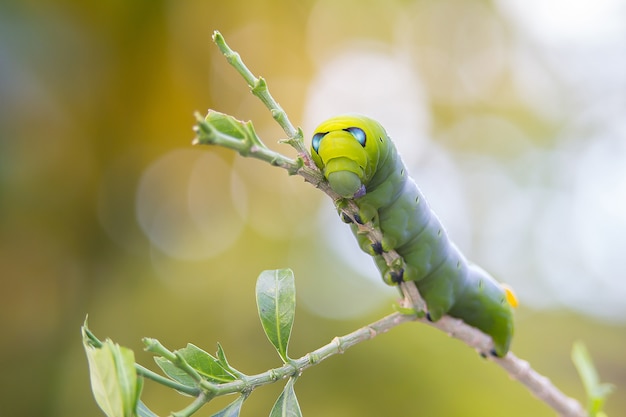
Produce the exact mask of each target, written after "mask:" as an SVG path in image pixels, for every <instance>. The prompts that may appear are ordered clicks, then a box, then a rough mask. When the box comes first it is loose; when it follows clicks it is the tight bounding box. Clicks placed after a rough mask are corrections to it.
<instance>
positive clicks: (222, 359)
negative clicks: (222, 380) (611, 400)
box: [217, 343, 244, 377]
mask: <svg viewBox="0 0 626 417" xmlns="http://www.w3.org/2000/svg"><path fill="white" fill-rule="evenodd" d="M217 361H218V362H219V364H220V365H221V366H222V367H223V368H224V369H226V370H227V371H228V372H230V373H231V374H233V375H236V376H238V377H241V376H244V374H243V373H241V372H239V371H238V370H237V369H235V368H233V367H232V366H231V365H230V364H229V363H228V360H227V359H226V353H225V352H224V349H223V348H222V345H220V344H219V343H218V344H217Z"/></svg>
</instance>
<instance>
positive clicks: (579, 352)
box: [572, 342, 613, 417]
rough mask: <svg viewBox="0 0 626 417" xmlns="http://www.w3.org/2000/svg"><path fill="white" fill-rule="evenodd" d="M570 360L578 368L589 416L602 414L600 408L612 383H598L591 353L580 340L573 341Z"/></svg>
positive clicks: (609, 391) (610, 390)
mask: <svg viewBox="0 0 626 417" xmlns="http://www.w3.org/2000/svg"><path fill="white" fill-rule="evenodd" d="M572 362H574V365H575V366H576V369H577V370H578V374H579V375H580V379H581V380H582V382H583V386H584V387H585V391H586V393H587V398H588V407H587V408H588V410H587V411H588V412H589V415H590V416H591V417H594V416H600V415H602V414H603V413H602V408H603V407H604V402H605V401H606V398H607V397H608V395H609V394H610V393H611V392H612V391H613V385H611V384H604V383H600V378H599V377H598V372H597V371H596V368H595V366H594V364H593V361H592V359H591V355H590V354H589V351H588V350H587V348H586V347H585V345H584V344H583V343H582V342H576V343H574V346H573V348H572Z"/></svg>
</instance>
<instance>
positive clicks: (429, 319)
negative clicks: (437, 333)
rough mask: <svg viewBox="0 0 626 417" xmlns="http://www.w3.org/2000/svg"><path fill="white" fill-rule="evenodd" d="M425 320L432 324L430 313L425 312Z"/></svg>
mask: <svg viewBox="0 0 626 417" xmlns="http://www.w3.org/2000/svg"><path fill="white" fill-rule="evenodd" d="M426 320H428V321H429V322H431V323H432V322H433V318H432V317H430V313H429V312H426Z"/></svg>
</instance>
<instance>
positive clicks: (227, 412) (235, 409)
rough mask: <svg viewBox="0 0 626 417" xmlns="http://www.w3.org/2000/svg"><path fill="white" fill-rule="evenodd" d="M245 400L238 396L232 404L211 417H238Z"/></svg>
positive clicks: (243, 397)
mask: <svg viewBox="0 0 626 417" xmlns="http://www.w3.org/2000/svg"><path fill="white" fill-rule="evenodd" d="M245 400H246V397H245V396H243V395H242V396H240V397H239V398H237V399H236V400H235V401H233V402H232V403H230V404H228V405H227V406H226V407H225V408H224V409H222V410H220V411H218V412H217V413H215V414H213V415H212V416H211V417H238V416H239V413H240V412H241V405H242V404H243V402H244V401H245Z"/></svg>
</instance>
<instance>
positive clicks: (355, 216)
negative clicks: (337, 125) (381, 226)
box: [354, 214, 363, 224]
mask: <svg viewBox="0 0 626 417" xmlns="http://www.w3.org/2000/svg"><path fill="white" fill-rule="evenodd" d="M354 221H355V222H357V223H358V224H363V219H362V218H361V216H359V215H358V214H355V215H354Z"/></svg>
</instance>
